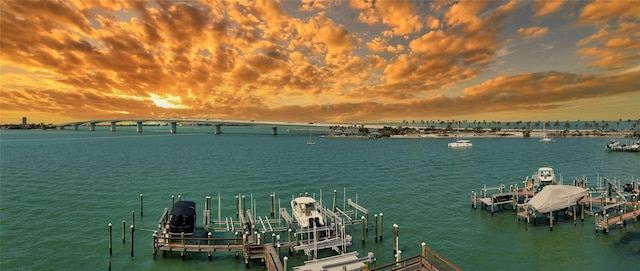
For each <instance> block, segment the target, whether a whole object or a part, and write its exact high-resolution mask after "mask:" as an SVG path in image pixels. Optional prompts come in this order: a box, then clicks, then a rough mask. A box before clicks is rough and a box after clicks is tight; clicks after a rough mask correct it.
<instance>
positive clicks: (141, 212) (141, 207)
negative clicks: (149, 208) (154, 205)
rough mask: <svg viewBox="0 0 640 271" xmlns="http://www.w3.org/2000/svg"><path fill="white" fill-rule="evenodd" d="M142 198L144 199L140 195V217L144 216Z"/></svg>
mask: <svg viewBox="0 0 640 271" xmlns="http://www.w3.org/2000/svg"><path fill="white" fill-rule="evenodd" d="M143 198H144V196H143V195H142V194H140V217H142V216H143V215H144V213H143V210H144V208H143V206H144V203H143V202H144V199H143Z"/></svg>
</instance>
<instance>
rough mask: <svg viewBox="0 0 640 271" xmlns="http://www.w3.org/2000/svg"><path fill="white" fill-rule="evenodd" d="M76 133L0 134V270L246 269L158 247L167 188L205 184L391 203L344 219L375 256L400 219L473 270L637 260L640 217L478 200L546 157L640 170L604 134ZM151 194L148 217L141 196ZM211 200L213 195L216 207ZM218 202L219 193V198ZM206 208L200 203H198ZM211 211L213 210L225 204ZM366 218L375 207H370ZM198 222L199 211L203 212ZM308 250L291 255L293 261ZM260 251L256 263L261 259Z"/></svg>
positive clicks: (613, 171)
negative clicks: (489, 208) (474, 199)
mask: <svg viewBox="0 0 640 271" xmlns="http://www.w3.org/2000/svg"><path fill="white" fill-rule="evenodd" d="M84 129H85V130H82V128H81V130H80V131H71V130H66V131H41V130H33V131H19V130H10V131H7V130H3V131H1V132H0V140H1V141H0V143H1V145H0V151H1V155H0V161H1V172H0V173H1V175H0V178H1V187H0V189H1V190H0V192H1V194H0V203H1V204H0V208H1V221H0V223H1V224H0V268H1V269H2V270H106V269H107V266H108V262H109V260H110V259H111V264H112V269H113V270H245V267H244V264H243V262H242V260H239V261H236V260H235V258H234V257H233V255H232V254H225V253H218V254H214V257H213V260H212V261H207V259H206V254H201V255H190V256H187V258H186V259H185V260H184V261H181V260H180V258H179V257H178V255H175V254H170V255H168V257H167V258H161V257H160V258H158V259H156V260H154V259H153V257H152V238H151V234H152V231H153V229H155V228H156V223H157V221H158V218H159V217H160V215H161V212H162V210H163V209H164V208H166V207H170V204H171V196H172V195H175V196H177V195H181V196H182V197H183V198H184V199H189V200H194V201H196V203H197V204H198V208H199V210H201V208H202V207H203V202H204V198H205V196H207V195H210V196H212V197H213V202H214V203H216V204H217V195H218V194H220V195H221V196H222V200H221V201H222V216H223V217H232V216H235V208H234V204H235V195H238V194H243V195H246V197H248V198H249V197H253V198H254V199H255V200H256V205H257V213H258V214H259V215H263V216H264V215H268V214H269V195H270V194H271V193H274V192H275V193H276V195H277V197H278V198H279V199H280V202H281V204H282V206H283V207H285V206H287V205H288V201H289V200H290V199H291V196H292V195H296V196H297V195H299V194H300V193H304V192H309V193H310V194H315V195H316V197H319V196H320V193H322V194H323V201H324V202H325V206H327V205H329V204H331V200H332V194H333V190H334V189H335V190H337V191H338V199H339V202H338V204H339V205H341V204H343V203H342V198H343V196H344V195H343V192H344V191H345V190H346V194H347V195H346V196H347V198H353V199H355V197H356V195H357V197H358V202H359V203H360V204H361V205H363V206H364V207H366V208H368V209H369V210H370V211H371V212H374V213H384V223H385V225H384V240H383V242H382V243H375V242H373V233H372V231H373V230H372V228H373V226H372V225H373V224H372V223H371V224H370V233H369V235H368V237H367V241H366V245H365V246H364V247H362V246H361V245H360V243H361V242H360V238H361V237H360V236H361V230H360V229H361V228H360V227H361V226H360V225H355V226H352V227H351V228H348V231H349V233H350V234H351V235H352V236H354V246H352V247H351V249H350V250H352V251H353V250H357V251H359V252H360V256H365V255H366V254H367V252H369V251H372V252H374V253H375V255H376V257H377V259H378V264H379V265H380V264H383V263H386V262H389V261H391V260H392V243H391V237H392V225H393V224H394V223H395V224H398V225H399V229H400V249H401V250H402V251H403V255H404V256H410V255H415V254H418V253H419V252H420V244H421V243H422V242H426V243H427V245H428V246H430V247H431V248H433V249H434V250H436V251H438V252H439V253H440V254H441V255H443V256H445V257H446V258H448V259H449V260H451V261H452V262H454V263H456V264H457V265H458V266H460V267H462V268H463V269H465V270H496V269H497V270H506V269H509V270H514V269H519V270H567V269H571V270H637V267H638V265H640V226H635V227H634V226H633V225H631V226H629V227H628V228H627V229H626V230H625V231H624V232H620V231H618V230H614V231H612V233H611V234H609V235H608V236H607V235H603V234H600V235H595V234H594V228H595V227H594V225H593V224H594V220H593V218H592V217H590V216H587V217H586V220H585V223H584V224H580V223H578V225H577V226H574V225H573V223H572V221H570V220H567V221H564V222H557V223H555V225H554V230H553V232H550V231H549V228H548V225H547V224H542V225H541V224H538V226H535V227H534V226H533V225H526V224H525V223H524V222H519V223H518V222H517V221H516V217H515V215H514V214H513V213H512V212H510V211H504V212H499V213H496V214H495V215H494V216H491V214H490V213H489V212H486V211H483V210H480V209H478V210H472V209H471V208H470V201H469V195H470V192H471V191H472V190H475V191H478V190H479V189H480V188H481V187H482V186H483V185H484V184H486V185H487V186H495V185H498V184H500V183H505V184H507V185H509V184H515V183H520V182H521V181H522V180H523V179H524V178H525V176H527V175H531V174H532V173H533V172H535V171H536V170H537V168H538V167H542V166H551V167H553V168H554V169H555V171H556V174H561V175H562V176H563V177H564V179H565V182H569V181H570V180H572V179H573V178H574V177H577V176H586V177H587V178H588V179H589V180H591V181H592V183H594V182H595V179H596V178H597V176H605V177H609V178H614V177H615V178H620V179H622V180H625V181H629V180H631V178H632V177H633V178H634V179H636V178H638V177H639V176H640V154H639V153H609V152H606V151H605V150H604V145H605V144H606V142H607V141H608V138H599V139H587V138H581V139H562V138H558V139H556V141H555V142H554V143H551V144H541V143H539V142H538V140H537V139H521V138H519V139H513V138H510V139H505V138H502V139H501V138H496V139H489V138H487V139H473V143H474V147H473V148H472V149H467V150H451V149H448V148H447V144H446V143H447V142H448V141H449V140H448V139H391V140H363V139H327V138H314V141H316V142H317V145H315V146H307V145H306V144H305V143H306V141H307V140H308V135H289V134H286V132H284V129H280V130H281V131H280V135H278V136H271V135H270V132H271V130H270V128H269V127H259V126H258V127H223V132H225V133H224V134H222V135H213V130H212V129H213V128H212V127H178V133H177V134H173V135H171V134H169V133H168V132H167V130H168V127H146V126H145V127H144V132H143V133H142V134H138V133H136V132H135V128H134V127H118V131H117V132H114V133H112V132H109V131H108V127H98V128H97V131H95V132H89V131H88V128H86V127H84ZM140 194H144V217H140V216H139V214H138V212H139V210H140V198H139V195H140ZM216 204H214V205H216ZM216 206H217V205H216ZM131 211H135V212H136V221H135V222H136V240H135V258H131V257H130V252H129V248H130V242H129V241H130V240H129V239H128V238H129V236H128V232H127V243H126V244H122V242H121V238H122V235H121V230H122V227H121V223H122V220H126V223H127V226H128V225H130V223H131ZM198 213H199V214H201V212H200V211H198ZM214 213H216V214H215V215H214V216H217V212H216V211H214ZM370 219H372V218H371V217H370ZM108 223H113V224H114V255H113V256H112V257H111V258H110V257H109V253H108V234H107V224H108ZM199 223H201V221H200V219H199ZM305 258H306V257H304V256H300V257H296V256H293V259H292V260H291V261H290V262H289V266H292V265H294V264H300V263H301V262H302V261H303V260H304V259H305ZM261 269H264V268H262V267H260V266H259V265H258V264H257V263H253V265H252V267H251V269H250V270H261Z"/></svg>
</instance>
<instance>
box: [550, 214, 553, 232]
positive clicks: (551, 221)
mask: <svg viewBox="0 0 640 271" xmlns="http://www.w3.org/2000/svg"><path fill="white" fill-rule="evenodd" d="M549 231H553V211H551V212H549Z"/></svg>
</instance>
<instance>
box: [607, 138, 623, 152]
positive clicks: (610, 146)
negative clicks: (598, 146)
mask: <svg viewBox="0 0 640 271" xmlns="http://www.w3.org/2000/svg"><path fill="white" fill-rule="evenodd" d="M620 148H621V146H620V142H618V141H617V140H615V139H611V140H609V143H607V150H610V151H612V150H618V149H620Z"/></svg>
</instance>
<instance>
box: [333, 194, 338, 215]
mask: <svg viewBox="0 0 640 271" xmlns="http://www.w3.org/2000/svg"><path fill="white" fill-rule="evenodd" d="M337 196H338V191H337V190H335V189H334V190H333V211H334V212H335V211H336V197H337Z"/></svg>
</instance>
